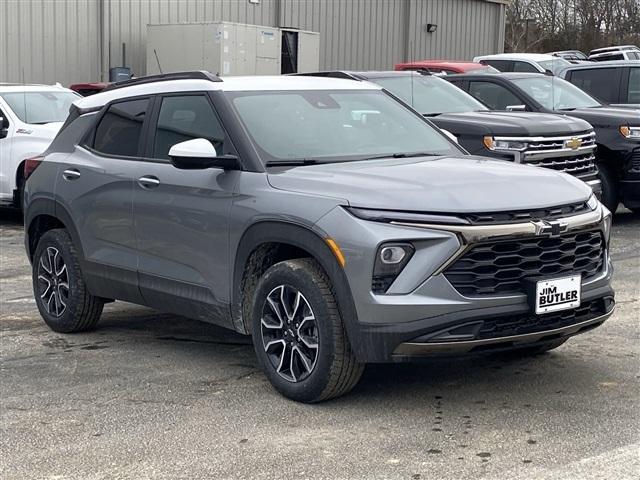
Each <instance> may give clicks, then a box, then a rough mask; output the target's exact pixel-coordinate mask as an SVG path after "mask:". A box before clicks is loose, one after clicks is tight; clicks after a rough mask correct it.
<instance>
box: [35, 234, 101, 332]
mask: <svg viewBox="0 0 640 480" xmlns="http://www.w3.org/2000/svg"><path fill="white" fill-rule="evenodd" d="M32 276H33V292H34V296H35V299H36V304H37V306H38V310H39V311H40V315H41V316H42V318H43V319H44V321H45V323H46V324H47V325H48V326H49V328H51V329H52V330H54V331H56V332H60V333H71V332H81V331H85V330H90V329H92V328H93V327H95V325H96V323H98V320H99V319H100V314H101V313H102V307H103V306H104V302H103V301H102V300H101V299H99V298H98V297H94V296H93V295H91V294H90V293H89V292H88V290H87V287H86V285H85V282H84V278H83V276H82V271H81V270H80V263H79V261H78V255H77V252H76V249H75V247H74V245H73V243H72V241H71V237H69V234H68V233H67V231H66V230H63V229H55V230H49V231H48V232H46V233H45V234H44V235H43V236H42V238H41V239H40V241H39V242H38V246H37V248H36V252H35V255H34V256H33V266H32Z"/></svg>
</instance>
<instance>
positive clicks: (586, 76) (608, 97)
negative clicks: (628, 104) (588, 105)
mask: <svg viewBox="0 0 640 480" xmlns="http://www.w3.org/2000/svg"><path fill="white" fill-rule="evenodd" d="M620 72H621V70H619V69H615V68H594V69H593V70H576V71H574V72H573V73H572V74H571V83H573V84H574V85H575V86H576V87H579V88H581V89H582V90H584V91H585V92H588V93H590V94H592V95H593V96H594V97H597V98H599V99H600V100H602V101H604V102H606V103H616V102H617V101H618V89H619V85H620Z"/></svg>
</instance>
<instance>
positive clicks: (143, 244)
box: [133, 93, 240, 325]
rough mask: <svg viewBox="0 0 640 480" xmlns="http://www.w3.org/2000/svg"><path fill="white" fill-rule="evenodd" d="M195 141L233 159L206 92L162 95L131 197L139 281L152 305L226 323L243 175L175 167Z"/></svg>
mask: <svg viewBox="0 0 640 480" xmlns="http://www.w3.org/2000/svg"><path fill="white" fill-rule="evenodd" d="M194 138H206V139H208V140H209V141H210V142H211V143H212V144H213V145H214V147H215V148H216V151H217V153H218V155H221V154H223V153H232V154H235V153H236V152H235V150H234V148H233V146H232V145H231V142H230V140H229V139H228V136H227V134H226V132H225V130H224V129H223V127H222V123H221V121H220V120H219V117H218V115H217V114H216V112H215V110H214V108H213V103H212V101H211V99H210V97H209V96H208V94H207V93H180V94H172V95H165V96H158V97H157V98H156V100H155V106H154V113H153V120H152V122H151V125H150V129H149V138H148V142H147V146H146V155H145V157H146V158H145V160H144V161H141V162H140V168H139V171H138V174H137V177H136V179H135V186H134V194H133V217H134V221H135V232H136V242H137V248H138V277H139V282H140V289H141V292H142V295H143V297H144V300H145V303H146V304H147V305H150V306H153V307H155V308H158V309H160V310H164V311H169V312H174V313H179V314H182V315H185V316H189V317H192V318H199V319H201V320H205V321H209V322H213V323H219V324H223V325H224V324H226V322H227V321H228V319H229V316H228V308H227V305H228V303H229V299H230V286H229V268H230V262H229V240H228V238H229V232H228V230H229V219H228V215H229V211H230V208H231V203H232V199H233V196H234V189H235V186H236V183H237V181H238V178H239V175H240V172H239V171H235V170H234V171H225V170H222V169H216V168H210V169H206V170H180V169H177V168H175V167H174V166H173V165H172V164H171V163H170V159H169V155H168V153H169V149H170V148H171V146H173V145H175V144H177V143H180V142H184V141H187V140H192V139H194Z"/></svg>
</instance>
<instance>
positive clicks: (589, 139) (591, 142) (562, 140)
mask: <svg viewBox="0 0 640 480" xmlns="http://www.w3.org/2000/svg"><path fill="white" fill-rule="evenodd" d="M573 139H578V140H579V141H580V143H581V145H580V146H581V147H595V145H596V134H595V133H594V132H586V133H584V132H583V133H580V134H576V135H573V136H571V135H569V136H563V137H553V138H550V139H548V140H547V139H545V138H544V137H542V138H540V139H536V140H538V141H532V142H530V143H529V147H528V148H527V151H529V152H546V151H553V150H562V149H565V148H568V147H567V146H566V142H567V141H570V140H573Z"/></svg>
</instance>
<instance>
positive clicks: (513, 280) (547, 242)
mask: <svg viewBox="0 0 640 480" xmlns="http://www.w3.org/2000/svg"><path fill="white" fill-rule="evenodd" d="M604 250H605V248H604V239H603V237H602V233H601V232H600V231H599V230H588V231H577V232H567V233H563V234H561V235H559V236H557V237H532V238H523V239H518V240H502V241H492V242H482V243H478V244H475V245H473V246H472V247H471V248H470V249H469V250H468V251H467V252H466V253H464V254H463V255H462V257H460V258H459V259H458V260H456V261H455V262H454V263H453V264H452V265H451V266H449V267H448V268H447V269H446V270H445V271H444V275H445V277H446V278H447V280H449V282H450V283H451V285H453V287H454V288H455V289H456V290H457V291H458V292H460V293H461V294H462V295H499V294H514V293H525V286H524V282H523V281H524V280H525V279H527V278H536V277H553V276H557V275H559V274H565V273H566V274H575V275H577V274H581V275H582V279H583V280H588V279H589V278H591V277H593V276H595V275H596V274H598V272H600V271H601V270H602V267H603V265H604Z"/></svg>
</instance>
